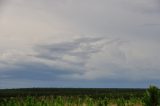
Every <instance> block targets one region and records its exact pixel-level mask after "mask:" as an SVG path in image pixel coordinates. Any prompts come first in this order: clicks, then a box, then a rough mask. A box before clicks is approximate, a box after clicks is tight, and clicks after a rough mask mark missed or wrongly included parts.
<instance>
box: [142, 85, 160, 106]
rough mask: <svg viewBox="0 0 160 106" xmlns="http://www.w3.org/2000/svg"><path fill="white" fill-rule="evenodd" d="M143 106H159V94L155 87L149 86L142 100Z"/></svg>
mask: <svg viewBox="0 0 160 106" xmlns="http://www.w3.org/2000/svg"><path fill="white" fill-rule="evenodd" d="M143 101H144V103H145V106H160V93H159V89H158V88H157V87H156V86H150V87H149V88H148V89H147V91H146V93H145V95H144V99H143Z"/></svg>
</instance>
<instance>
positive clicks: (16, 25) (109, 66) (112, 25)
mask: <svg viewBox="0 0 160 106" xmlns="http://www.w3.org/2000/svg"><path fill="white" fill-rule="evenodd" d="M150 84H155V85H157V86H159V87H160V2H159V0H0V88H15V87H16V88H17V87H148V86H149V85H150Z"/></svg>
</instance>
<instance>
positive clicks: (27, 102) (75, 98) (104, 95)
mask: <svg viewBox="0 0 160 106" xmlns="http://www.w3.org/2000/svg"><path fill="white" fill-rule="evenodd" d="M145 92H146V89H98V88H97V89H93V88H88V89H87V88H85V89H83V88H31V89H1V90H0V106H146V105H145V104H144V99H143V98H144V96H145ZM155 106H156V105H155ZM157 106H158V105H157Z"/></svg>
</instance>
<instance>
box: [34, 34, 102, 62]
mask: <svg viewBox="0 0 160 106" xmlns="http://www.w3.org/2000/svg"><path fill="white" fill-rule="evenodd" d="M102 40H103V38H100V37H96V38H89V37H84V38H78V39H75V40H73V41H67V42H61V43H56V44H49V45H37V46H36V47H35V48H34V49H35V51H36V52H37V53H38V55H37V57H39V58H45V59H50V60H53V61H54V60H56V61H57V60H60V61H65V60H63V56H74V57H75V58H78V59H80V60H82V62H80V63H79V62H78V61H79V60H78V59H77V60H76V62H77V63H79V64H80V65H82V64H84V63H83V62H85V60H87V59H88V58H89V56H90V55H91V54H92V53H97V52H99V51H100V49H101V48H102V46H103V45H101V47H99V48H97V47H96V45H94V43H96V42H99V41H102ZM68 62H69V61H68ZM73 64H74V62H73ZM75 64H76V63H75Z"/></svg>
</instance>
